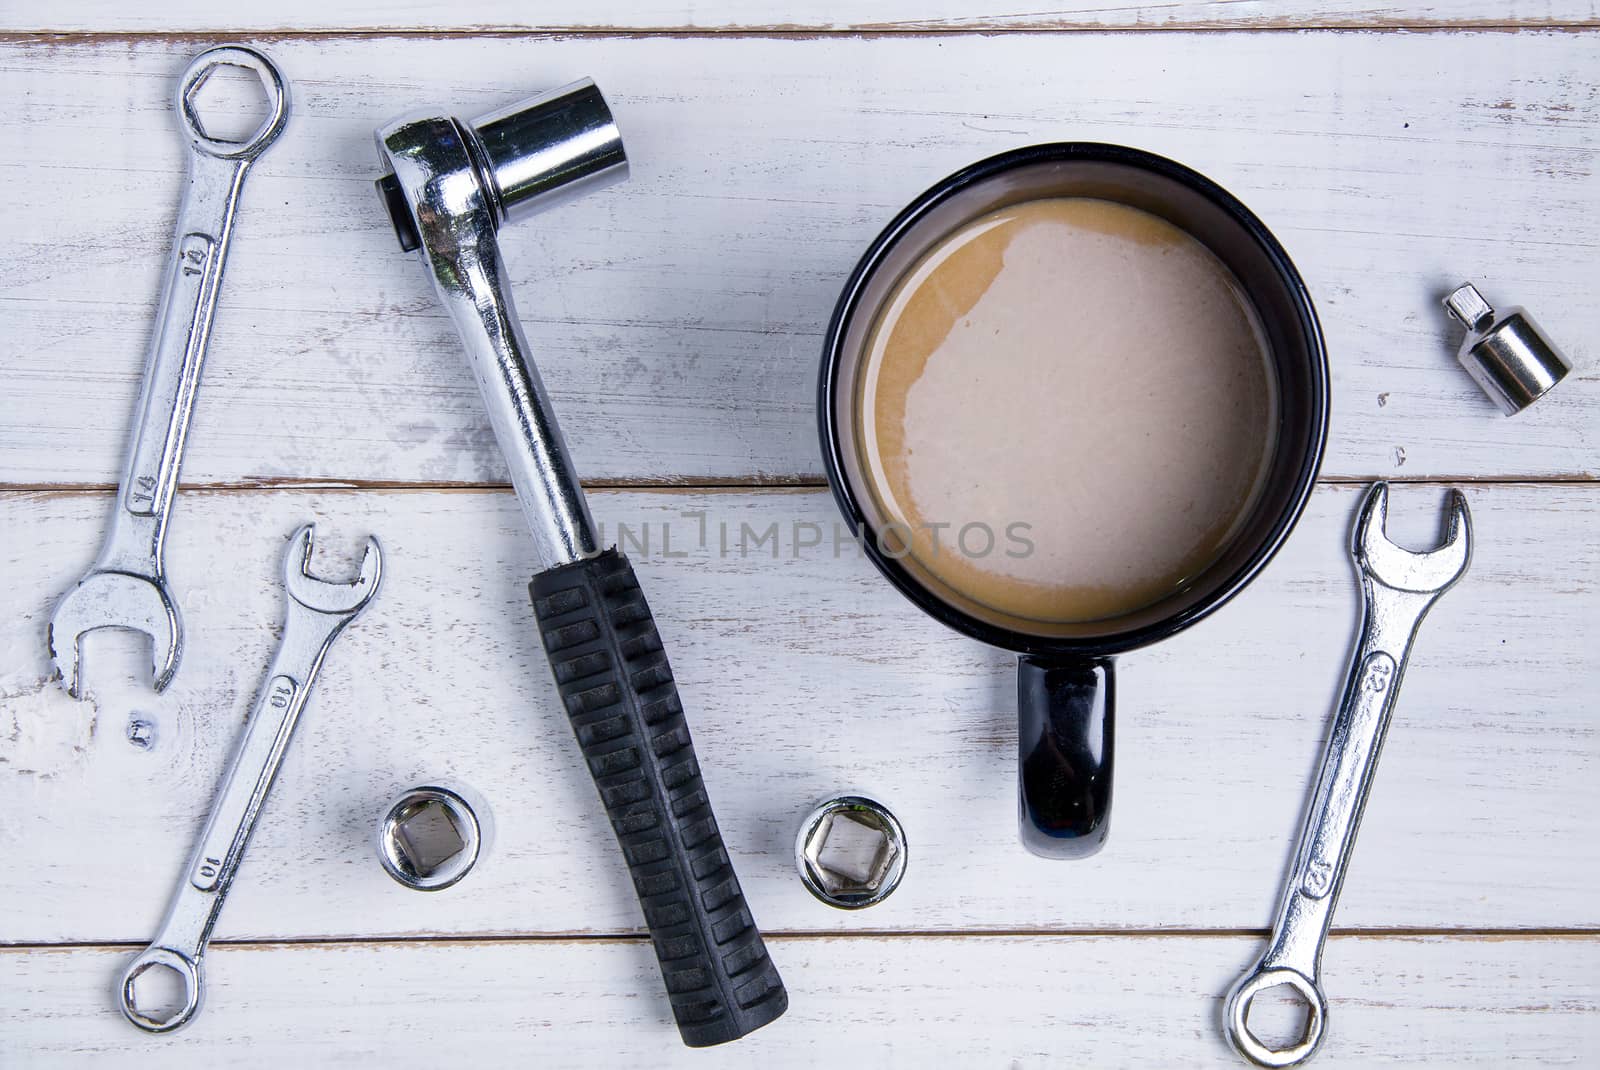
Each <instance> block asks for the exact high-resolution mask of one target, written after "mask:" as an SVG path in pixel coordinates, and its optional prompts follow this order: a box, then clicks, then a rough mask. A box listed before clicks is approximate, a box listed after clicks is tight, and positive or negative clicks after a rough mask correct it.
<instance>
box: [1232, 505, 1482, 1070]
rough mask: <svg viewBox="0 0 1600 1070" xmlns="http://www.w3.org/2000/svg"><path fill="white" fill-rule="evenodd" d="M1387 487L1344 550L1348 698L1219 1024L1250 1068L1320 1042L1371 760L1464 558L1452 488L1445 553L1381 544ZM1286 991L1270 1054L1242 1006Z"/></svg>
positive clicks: (1295, 1055)
mask: <svg viewBox="0 0 1600 1070" xmlns="http://www.w3.org/2000/svg"><path fill="white" fill-rule="evenodd" d="M1388 515H1389V485H1388V484H1387V483H1377V484H1375V485H1374V486H1373V487H1372V489H1371V490H1369V491H1368V492H1367V496H1366V498H1365V499H1364V500H1363V501H1362V503H1361V511H1360V513H1359V514H1358V516H1357V519H1356V524H1355V529H1354V531H1353V532H1352V534H1351V538H1350V553H1351V556H1352V557H1353V558H1355V563H1356V570H1357V571H1358V572H1359V573H1360V576H1361V594H1362V612H1361V635H1360V638H1359V639H1357V641H1356V650H1355V654H1354V655H1353V657H1352V658H1351V662H1350V673H1349V676H1348V677H1347V678H1346V680H1345V686H1344V697H1343V698H1342V699H1341V700H1340V702H1339V713H1338V716H1337V717H1335V719H1334V722H1333V731H1332V733H1331V734H1330V736H1329V738H1328V748H1327V751H1326V752H1325V753H1324V755H1323V759H1322V773H1321V775H1320V776H1319V777H1318V780H1317V787H1316V793H1315V794H1314V795H1313V796H1312V799H1311V809H1310V811H1309V812H1308V813H1307V815H1306V824H1305V829H1304V831H1302V832H1301V834H1300V844H1299V847H1298V848H1296V851H1295V860H1294V865H1293V867H1292V868H1291V869H1290V871H1289V880H1288V883H1287V885H1286V886H1285V887H1284V890H1283V900H1282V902H1281V903H1280V904H1279V907H1278V920H1277V922H1276V924H1274V926H1273V929H1272V938H1271V941H1270V943H1269V944H1268V945H1267V950H1266V952H1265V953H1264V954H1263V955H1262V956H1261V961H1260V962H1258V963H1257V964H1256V965H1255V966H1254V967H1253V968H1252V969H1251V970H1250V971H1249V972H1247V973H1246V974H1245V975H1244V976H1243V977H1241V978H1239V980H1238V982H1237V983H1236V984H1235V985H1234V986H1233V989H1232V991H1231V992H1229V993H1228V999H1227V1003H1226V1005H1225V1009H1224V1012H1223V1013H1224V1022H1225V1026H1226V1030H1227V1034H1228V1039H1229V1040H1230V1041H1231V1042H1232V1043H1233V1046H1234V1048H1235V1049H1237V1050H1238V1052H1239V1054H1241V1055H1243V1056H1244V1057H1245V1058H1246V1059H1248V1060H1250V1061H1251V1062H1252V1063H1255V1064H1256V1065H1257V1066H1271V1067H1280V1066H1293V1065H1295V1064H1296V1063H1299V1062H1303V1061H1304V1060H1306V1059H1309V1058H1310V1057H1311V1055H1312V1053H1314V1052H1315V1051H1316V1050H1317V1048H1318V1046H1320V1045H1321V1043H1322V1037H1323V1032H1324V1027H1325V1026H1326V1024H1327V1018H1328V1001H1327V998H1326V997H1325V996H1324V995H1323V993H1322V981H1321V971H1322V946H1323V944H1324V943H1325V942H1326V941H1327V938H1328V927H1329V926H1330V925H1332V923H1333V910H1334V907H1335V905H1336V904H1337V903H1338V900H1339V889H1340V887H1341V886H1342V885H1343V884H1344V874H1345V868H1346V867H1347V866H1348V865H1349V862H1350V855H1351V853H1352V852H1353V850H1354V848H1355V843H1356V831H1357V830H1358V829H1359V827H1360V825H1361V812H1362V810H1363V809H1365V807H1366V804H1367V794H1368V792H1369V791H1370V790H1371V788H1372V778H1373V774H1374V772H1376V770H1377V768H1378V754H1379V752H1380V751H1381V750H1382V749H1383V737H1384V734H1385V733H1386V732H1387V731H1388V729H1389V715H1390V714H1391V713H1392V712H1393V711H1394V704H1395V699H1396V697H1397V696H1398V695H1399V693H1400V680H1401V678H1402V677H1403V676H1404V675H1405V671H1406V659H1407V658H1408V657H1409V656H1410V654H1411V644H1412V643H1413V642H1415V641H1416V638H1417V628H1418V627H1419V626H1420V625H1421V624H1422V618H1423V617H1425V616H1427V614H1428V610H1429V609H1431V608H1432V607H1433V604H1434V603H1435V602H1436V601H1438V600H1439V596H1440V595H1442V594H1444V592H1446V591H1448V590H1449V589H1450V588H1451V587H1453V586H1455V583H1456V581H1457V580H1459V579H1460V578H1461V575H1462V573H1464V572H1466V570H1467V564H1468V563H1469V562H1470V561H1471V560H1472V520H1471V517H1470V515H1469V514H1468V512H1467V500H1466V498H1464V497H1463V496H1462V494H1461V492H1460V491H1458V490H1456V491H1451V492H1450V518H1449V521H1448V522H1447V526H1446V535H1445V540H1444V544H1443V545H1442V546H1440V547H1439V548H1438V549H1436V550H1430V551H1428V552H1427V553H1417V552H1415V551H1412V550H1407V549H1406V548H1405V547H1403V546H1397V545H1396V544H1394V543H1393V542H1391V541H1389V537H1388V535H1387V534H1385V532H1384V525H1385V522H1386V521H1387V519H1388ZM1278 985H1288V986H1289V987H1290V988H1293V989H1294V990H1295V991H1296V992H1298V993H1299V994H1300V995H1301V996H1302V997H1303V998H1304V999H1305V1001H1306V1003H1307V1005H1308V1007H1309V1017H1308V1018H1307V1021H1306V1026H1305V1032H1304V1033H1303V1035H1302V1036H1301V1038H1300V1040H1299V1041H1298V1042H1296V1043H1295V1044H1292V1045H1290V1046H1289V1047H1287V1048H1281V1049H1280V1048H1272V1047H1269V1046H1268V1045H1266V1044H1263V1043H1262V1042H1261V1041H1260V1040H1259V1039H1258V1038H1257V1037H1256V1036H1255V1034H1253V1033H1251V1032H1250V1029H1249V1027H1248V1026H1247V1024H1246V1022H1245V1019H1246V1016H1247V1015H1248V1014H1249V1012H1250V1001H1251V1000H1252V999H1253V998H1255V996H1256V995H1258V994H1259V993H1261V992H1262V991H1264V990H1266V989H1269V988H1274V987H1276V986H1278Z"/></svg>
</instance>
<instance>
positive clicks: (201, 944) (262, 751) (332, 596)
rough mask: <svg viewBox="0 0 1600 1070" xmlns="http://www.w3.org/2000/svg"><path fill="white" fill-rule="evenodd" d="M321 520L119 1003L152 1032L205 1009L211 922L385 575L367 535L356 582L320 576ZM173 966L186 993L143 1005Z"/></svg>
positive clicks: (290, 578)
mask: <svg viewBox="0 0 1600 1070" xmlns="http://www.w3.org/2000/svg"><path fill="white" fill-rule="evenodd" d="M312 535H313V528H312V526H311V525H310V524H307V525H305V526H304V527H302V528H300V530H299V531H296V532H295V533H294V537H293V538H292V539H291V540H290V543H289V551H288V553H287V555H286V556H285V558H284V579H283V583H284V588H285V590H286V591H287V592H288V595H289V609H288V615H287V617H286V619H285V621H284V625H283V640H282V642H280V643H279V645H278V652H277V654H276V655H274V656H273V659H272V666H271V667H270V668H269V669H268V670H267V682H266V684H265V686H263V687H262V689H261V693H260V694H259V695H258V696H257V697H256V704H255V707H254V709H253V710H252V711H251V713H250V719H249V720H248V721H247V722H245V728H244V735H243V737H242V738H241V739H240V741H239V745H238V749H237V750H236V751H235V752H234V755H233V762H232V764H231V765H230V766H229V768H228V771H227V773H226V774H225V775H224V776H223V779H222V787H221V788H220V789H219V791H218V792H217V797H216V800H215V801H214V802H213V803H212V806H211V816H210V817H209V818H207V819H206V827H205V831H204V832H203V833H202V834H201V836H200V842H199V843H198V844H197V845H196V847H195V849H194V855H193V857H191V858H190V860H189V865H188V868H187V869H185V870H184V873H183V877H182V879H181V880H180V881H179V883H178V889H177V891H176V892H174V893H173V895H172V900H171V902H170V903H169V905H168V907H167V916H166V920H165V921H164V922H162V924H161V932H160V934H159V935H157V937H156V938H155V940H154V941H152V942H151V944H150V946H149V947H147V948H145V949H144V950H143V951H141V952H139V954H138V955H136V956H135V957H134V959H133V961H132V962H130V963H129V964H128V968H127V970H126V971H125V972H124V973H123V975H122V985H121V988H120V990H119V991H120V993H121V999H120V1004H121V1007H122V1013H123V1015H124V1016H126V1017H127V1019H128V1021H130V1022H132V1023H133V1024H134V1025H136V1026H138V1027H139V1028H140V1029H143V1030H145V1031H146V1032H150V1033H170V1032H172V1031H173V1030H175V1029H178V1028H180V1027H181V1026H183V1025H184V1024H186V1023H187V1022H188V1021H189V1020H190V1019H191V1018H193V1017H194V1016H195V1014H196V1013H197V1012H198V1011H199V1010H200V1001H201V998H202V996H203V995H204V987H203V984H204V974H203V973H202V961H203V959H204V957H205V952H206V945H207V944H208V943H209V942H210V940H211V930H212V929H213V928H214V927H215V926H216V924H217V916H218V915H219V914H220V913H221V912H222V901H223V900H224V899H225V898H226V897H227V895H228V888H229V886H230V885H232V883H233V878H234V875H235V874H236V873H237V872H238V870H239V862H240V860H241V859H242V858H243V857H244V851H245V847H246V846H247V845H248V844H249V842H250V834H251V832H252V831H254V829H255V825H256V821H257V819H258V818H260V816H261V808H262V805H263V804H264V803H265V802H266V801H267V792H269V791H270V790H272V782H273V780H275V779H276V778H277V775H278V767H279V765H281V764H282V762H283V755H284V752H285V751H286V750H287V749H288V747H289V739H290V737H291V736H292V735H293V734H294V728H295V723H296V721H298V720H299V717H300V711H301V710H303V709H304V708H305V704H306V696H307V694H308V693H309V692H310V690H311V684H312V682H313V681H314V680H315V679H316V676H317V670H318V669H319V668H321V667H322V659H323V657H324V656H325V655H326V654H327V653H328V647H329V646H330V645H331V644H332V643H333V640H334V639H335V638H336V637H337V636H338V634H339V633H340V632H341V631H343V630H344V627H345V625H347V624H349V623H350V622H351V621H352V620H354V619H355V618H356V616H357V615H358V614H360V612H361V610H362V609H363V608H365V607H366V604H367V603H368V602H370V601H371V600H372V596H373V595H374V594H376V593H377V590H378V581H379V580H380V579H381V578H382V575H383V554H382V551H381V550H380V548H379V546H378V540H377V539H375V538H371V537H369V538H368V539H367V549H366V554H365V556H364V557H363V558H362V560H361V572H360V574H359V575H358V576H357V577H356V578H355V579H354V580H352V581H350V582H349V583H331V582H329V581H327V580H319V579H317V578H316V577H314V576H312V575H311V573H310V571H309V569H310V567H311V549H312ZM158 966H160V967H166V968H167V969H170V970H173V971H174V972H176V973H177V974H178V976H179V978H180V979H181V980H182V982H183V1003H182V1005H181V1006H180V1007H179V1008H178V1009H177V1010H176V1011H174V1012H173V1013H172V1014H171V1015H170V1016H169V1017H156V1016H153V1015H151V1014H146V1013H145V1012H144V1011H141V1010H140V1009H139V1007H138V1003H137V994H136V991H135V986H136V982H137V981H138V979H139V977H140V975H142V974H143V973H145V972H146V971H147V970H150V969H152V968H155V967H158Z"/></svg>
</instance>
